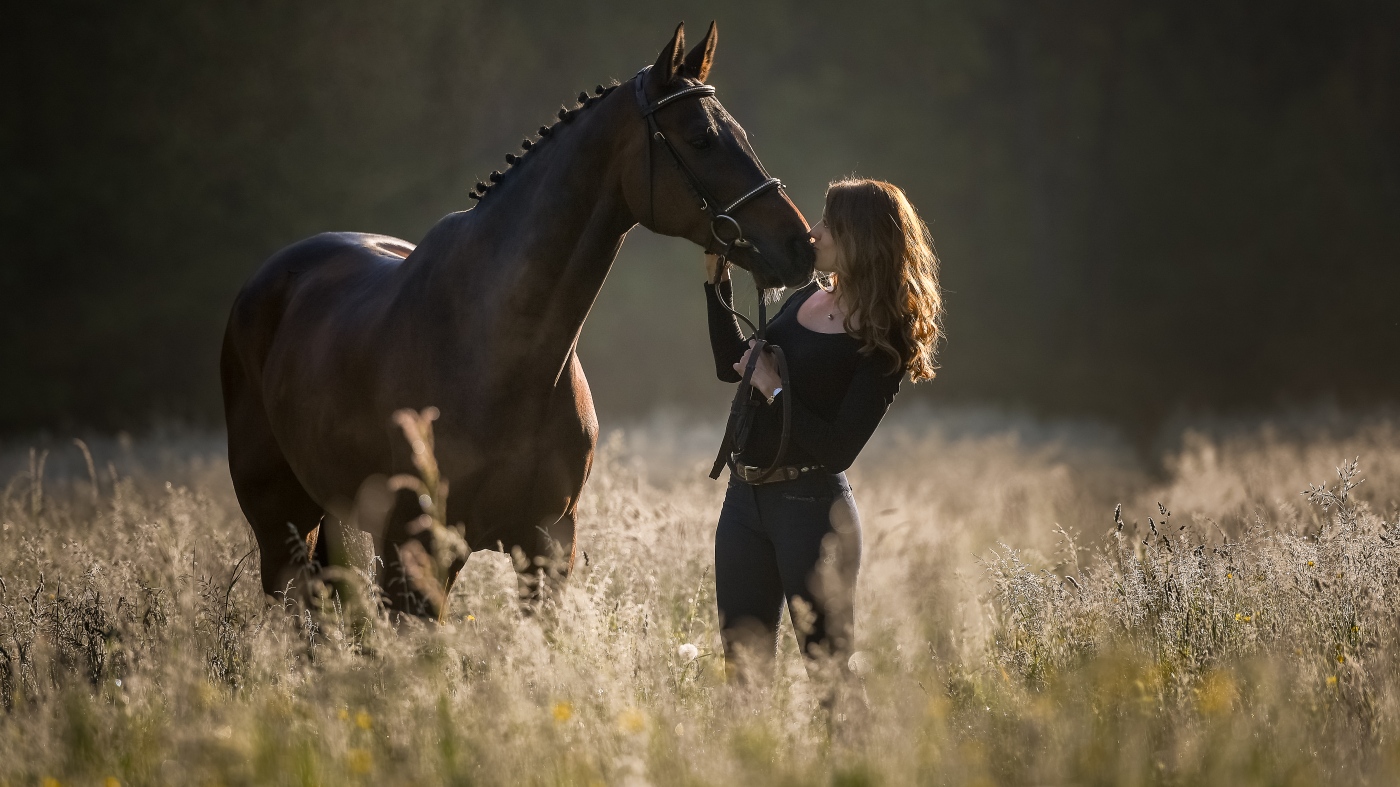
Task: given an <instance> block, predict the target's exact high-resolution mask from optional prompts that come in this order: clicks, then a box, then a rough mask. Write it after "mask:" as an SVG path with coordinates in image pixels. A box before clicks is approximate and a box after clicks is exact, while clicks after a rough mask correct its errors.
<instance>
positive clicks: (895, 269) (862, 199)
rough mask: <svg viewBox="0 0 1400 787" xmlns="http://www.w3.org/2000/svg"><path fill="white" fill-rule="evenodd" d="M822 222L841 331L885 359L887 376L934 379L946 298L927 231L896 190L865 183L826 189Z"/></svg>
mask: <svg viewBox="0 0 1400 787" xmlns="http://www.w3.org/2000/svg"><path fill="white" fill-rule="evenodd" d="M822 219H823V220H824V221H825V222H826V226H827V229H829V230H830V231H831V236H832V239H833V240H834V241H835V242H836V245H837V248H838V249H840V258H841V270H840V278H839V280H840V285H841V301H842V303H843V304H844V305H845V306H846V308H847V314H846V320H845V328H846V332H847V333H849V334H851V335H852V336H854V337H856V338H857V339H860V340H861V341H862V342H864V346H863V347H862V348H861V351H862V352H865V353H871V352H881V353H884V354H885V355H887V356H889V359H890V372H891V373H893V372H896V371H898V370H900V369H901V368H902V369H904V370H906V371H908V372H909V379H910V380H911V381H913V382H919V381H920V380H932V379H933V377H934V375H935V374H936V373H937V372H936V370H937V369H938V365H937V363H936V362H935V355H936V354H937V351H938V343H939V340H940V339H942V337H943V296H942V294H941V293H940V292H939V288H938V255H937V254H936V253H935V252H934V249H933V238H932V236H930V235H929V231H928V226H927V225H925V224H924V222H923V219H920V218H919V214H918V212H917V211H915V210H914V206H913V205H911V204H910V203H909V199H908V197H906V196H904V192H903V191H901V190H900V189H899V187H898V186H895V185H893V184H891V183H885V182H884V181H879V180H866V179H846V180H838V181H836V182H834V183H832V184H831V185H830V186H828V187H827V190H826V208H825V209H824V210H823V213H822ZM853 323H858V324H859V327H858V328H852V324H853Z"/></svg>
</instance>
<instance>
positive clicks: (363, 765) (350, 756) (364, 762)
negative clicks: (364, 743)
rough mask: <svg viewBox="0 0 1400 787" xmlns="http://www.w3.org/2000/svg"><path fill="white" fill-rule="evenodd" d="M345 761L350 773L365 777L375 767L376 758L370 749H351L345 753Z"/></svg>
mask: <svg viewBox="0 0 1400 787" xmlns="http://www.w3.org/2000/svg"><path fill="white" fill-rule="evenodd" d="M345 759H346V764H347V765H349V766H350V772H351V773H354V774H359V775H364V774H366V773H369V772H370V770H371V769H372V768H373V767H374V758H373V757H371V756H370V754H369V750H368V749H351V750H349V751H347V752H345Z"/></svg>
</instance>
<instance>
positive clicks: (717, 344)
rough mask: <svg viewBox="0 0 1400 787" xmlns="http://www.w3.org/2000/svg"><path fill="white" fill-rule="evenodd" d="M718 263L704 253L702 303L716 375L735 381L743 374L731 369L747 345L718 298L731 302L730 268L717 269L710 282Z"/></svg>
mask: <svg viewBox="0 0 1400 787" xmlns="http://www.w3.org/2000/svg"><path fill="white" fill-rule="evenodd" d="M717 263H718V259H717V258H715V256H714V255H712V254H706V255H705V273H706V274H707V275H706V278H705V306H706V309H707V311H708V312H709V322H710V350H711V351H713V352H714V355H715V376H716V377H718V378H719V379H720V380H722V381H724V382H726V383H737V382H739V380H741V379H743V376H742V375H740V374H739V373H738V372H735V371H734V363H735V362H736V361H738V360H739V359H740V358H742V357H743V355H744V351H745V350H747V349H748V348H749V345H748V342H746V341H745V340H744V332H743V331H742V330H741V329H740V328H739V321H738V320H737V319H735V317H734V315H732V314H730V313H729V312H728V311H727V310H726V309H725V308H724V306H723V305H722V304H721V302H720V299H723V300H724V303H727V304H729V305H730V306H733V305H734V291H733V289H732V288H731V287H730V284H729V271H728V270H725V271H722V272H720V281H719V284H718V285H714V284H712V283H711V282H713V281H714V280H715V273H716V265H717Z"/></svg>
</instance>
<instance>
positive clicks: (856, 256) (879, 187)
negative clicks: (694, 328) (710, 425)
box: [705, 180, 943, 674]
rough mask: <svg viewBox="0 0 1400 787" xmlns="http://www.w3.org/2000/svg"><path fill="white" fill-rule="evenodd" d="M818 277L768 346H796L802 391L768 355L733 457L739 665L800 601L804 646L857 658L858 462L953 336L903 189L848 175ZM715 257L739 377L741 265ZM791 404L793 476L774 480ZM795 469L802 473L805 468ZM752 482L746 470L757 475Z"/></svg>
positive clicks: (715, 301)
mask: <svg viewBox="0 0 1400 787" xmlns="http://www.w3.org/2000/svg"><path fill="white" fill-rule="evenodd" d="M811 241H812V245H813V247H814V249H815V251H816V270H817V272H818V278H817V281H814V282H813V283H811V284H808V285H807V286H805V287H803V288H802V289H800V290H798V291H797V292H795V293H793V294H792V297H791V298H789V299H788V301H787V303H786V304H784V305H783V308H782V309H781V310H780V311H779V312H778V314H777V315H776V316H775V317H774V318H773V320H772V321H771V323H770V324H769V328H768V340H769V341H770V342H772V343H773V344H776V345H778V346H779V347H781V348H782V349H783V351H784V354H785V355H786V357H787V362H788V371H789V387H788V388H786V389H784V388H783V387H782V385H781V380H780V378H779V375H778V371H777V366H776V364H775V363H774V361H773V359H772V356H771V355H769V354H768V353H764V354H763V357H761V358H760V359H759V361H758V363H757V365H756V366H755V368H754V373H753V377H752V384H753V387H754V389H756V391H757V392H758V393H759V394H762V396H763V397H764V399H765V400H766V402H765V403H764V404H763V405H762V406H760V407H759V408H758V411H757V413H756V414H755V416H754V418H753V421H752V424H751V426H750V428H749V430H748V434H747V438H746V440H745V444H744V445H743V446H742V447H741V449H740V450H739V452H738V453H737V454H736V455H735V456H733V457H732V459H731V461H730V474H729V488H728V491H727V492H726V495H725V499H724V509H723V511H722V513H721V514H720V518H719V526H718V528H717V529H716V532H715V582H716V591H717V593H716V595H717V600H718V606H719V614H720V625H721V631H722V637H723V640H724V650H725V660H726V665H727V667H728V669H729V670H730V673H731V674H735V671H736V670H739V669H740V664H739V663H738V662H739V660H741V659H742V658H745V657H747V658H755V657H756V658H757V659H759V660H760V661H762V662H766V661H767V660H769V659H771V658H772V655H773V652H774V648H775V645H776V643H777V631H778V621H779V618H780V616H781V613H782V607H783V601H784V600H786V601H787V604H788V609H789V612H790V614H791V616H792V623H793V628H794V629H795V630H796V631H797V637H798V645H799V648H800V650H801V651H802V653H803V654H804V655H806V656H807V657H808V659H809V667H811V666H812V665H813V662H821V661H824V660H828V659H834V660H835V663H836V664H838V665H844V664H845V661H846V658H847V657H848V655H849V654H850V652H851V649H852V647H853V644H854V634H855V631H854V609H853V605H852V601H853V598H854V593H855V580H856V572H857V570H858V568H859V566H860V548H861V544H860V542H861V536H860V515H859V514H858V513H857V511H856V504H855V499H854V498H853V497H852V494H851V487H850V485H849V484H848V483H847V482H846V476H845V472H844V471H845V470H846V468H848V467H850V465H851V463H852V462H853V461H855V458H856V455H857V454H859V453H860V449H861V448H862V447H863V446H864V445H865V443H866V441H867V440H869V439H870V435H871V434H872V433H874V431H875V427H876V426H877V425H879V423H880V419H881V418H882V417H883V416H884V414H885V411H886V410H887V409H888V408H889V405H890V403H891V402H892V401H894V396H895V393H896V392H897V391H898V390H899V383H900V380H901V379H902V378H903V377H904V375H905V374H906V373H908V375H909V378H910V380H911V381H913V382H919V381H920V380H929V379H932V378H933V376H934V370H935V368H936V367H935V365H934V353H935V350H936V346H937V344H938V340H939V338H940V336H941V334H942V327H941V318H942V311H943V305H942V297H941V295H940V294H939V289H938V258H937V257H936V256H935V254H934V250H933V243H932V239H931V238H930V237H929V232H928V227H926V226H925V225H924V222H923V221H922V220H920V218H919V216H918V213H916V212H915V210H914V207H913V206H912V205H911V204H909V200H908V199H907V198H906V197H905V196H904V192H903V191H901V190H899V189H898V188H897V187H895V186H893V185H891V184H889V183H884V182H881V181H875V180H842V181H838V182H836V183H833V184H832V185H831V186H830V187H829V188H828V189H827V192H826V207H825V209H824V210H823V213H822V220H821V221H820V222H818V223H817V224H816V226H814V227H812V230H811ZM717 263H718V261H717V258H716V257H714V256H713V255H707V257H706V273H707V275H708V278H709V282H712V283H707V284H706V285H705V292H706V299H707V302H708V305H709V322H710V344H711V346H712V348H713V350H714V355H715V370H716V373H717V374H718V376H719V378H720V379H721V380H724V381H725V382H738V381H739V380H740V378H741V374H742V371H743V369H744V368H745V365H746V364H747V363H748V359H749V352H750V351H749V345H748V343H747V342H746V341H745V339H744V335H743V333H742V332H741V331H740V329H739V326H738V323H737V322H736V321H735V319H734V317H733V315H731V314H730V313H729V312H728V311H726V310H725V308H724V305H723V304H721V299H723V301H724V302H726V303H728V304H730V305H732V303H733V300H732V299H733V295H732V292H731V289H730V284H729V275H728V271H727V270H718V269H717V268H718V264H717ZM785 398H786V399H788V400H789V401H788V402H787V404H788V405H789V406H790V407H791V408H792V423H791V432H790V438H789V444H788V448H787V451H786V453H785V454H784V456H783V459H782V464H783V468H784V469H783V470H782V471H781V472H778V473H774V474H773V475H772V476H771V477H770V479H771V480H765V481H763V482H761V483H752V481H756V480H757V478H756V476H757V475H759V473H758V472H755V469H761V468H767V467H768V466H769V465H771V464H772V462H773V459H774V454H775V453H776V452H777V450H778V444H779V441H780V439H781V433H782V415H781V411H782V406H783V401H782V400H783V399H785ZM793 476H795V477H793ZM746 479H748V480H746Z"/></svg>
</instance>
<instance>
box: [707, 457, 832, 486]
mask: <svg viewBox="0 0 1400 787" xmlns="http://www.w3.org/2000/svg"><path fill="white" fill-rule="evenodd" d="M824 469H825V468H823V467H822V466H821V465H787V466H786V467H779V468H777V469H776V470H774V471H773V472H772V473H771V474H769V475H768V477H767V478H764V477H763V476H764V473H766V472H767V471H768V468H766V467H753V466H752V465H741V464H739V463H738V462H731V463H730V464H729V471H730V472H731V473H733V474H734V477H735V478H737V479H739V480H740V481H743V482H744V483H746V484H752V485H754V486H759V485H761V484H776V483H778V482H780V481H794V480H796V479H798V478H801V477H802V476H804V475H806V474H808V473H814V472H817V471H819V470H824ZM760 479H761V480H760Z"/></svg>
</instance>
